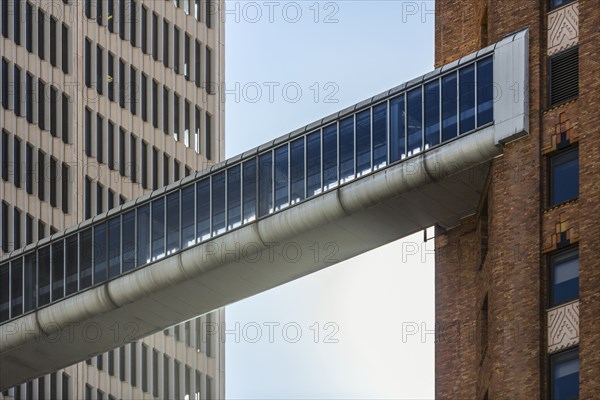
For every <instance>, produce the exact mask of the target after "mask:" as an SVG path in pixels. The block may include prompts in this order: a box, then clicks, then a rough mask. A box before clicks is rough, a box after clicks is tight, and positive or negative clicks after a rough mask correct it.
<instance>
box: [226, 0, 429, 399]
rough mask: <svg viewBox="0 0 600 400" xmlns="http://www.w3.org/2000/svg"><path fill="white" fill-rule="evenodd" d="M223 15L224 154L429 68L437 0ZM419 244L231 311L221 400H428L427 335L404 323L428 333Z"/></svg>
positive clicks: (275, 7)
mask: <svg viewBox="0 0 600 400" xmlns="http://www.w3.org/2000/svg"><path fill="white" fill-rule="evenodd" d="M226 9H227V10H226V13H225V12H224V11H223V10H222V11H223V14H224V17H225V20H226V62H225V64H226V76H225V87H226V90H227V94H226V102H225V110H226V155H227V157H231V156H233V155H236V154H238V153H240V152H242V151H244V150H247V149H249V148H252V147H254V146H257V145H259V144H262V143H264V142H266V141H268V140H270V139H273V138H275V137H277V136H280V135H282V134H285V133H287V132H289V131H292V130H294V129H296V128H298V127H301V126H303V125H305V124H307V123H310V122H312V121H314V120H316V119H318V118H321V117H323V116H326V115H328V114H330V113H332V112H335V111H338V110H340V109H342V108H344V107H346V106H349V105H352V104H354V103H357V102H359V101H361V100H363V99H365V98H367V97H370V96H372V95H374V94H378V93H380V92H382V91H384V90H386V89H389V88H391V87H393V86H395V85H398V84H400V83H402V82H404V81H407V80H410V79H412V78H414V77H416V76H419V75H422V74H424V73H426V72H428V71H430V70H431V69H433V51H434V16H433V9H434V3H433V1H427V2H423V1H417V2H408V1H335V2H327V1H318V2H317V1H312V0H309V1H297V2H291V1H283V2H280V1H272V2H269V1H265V2H262V1H258V2H252V1H227V3H226ZM423 246H425V245H424V244H422V235H418V234H417V235H413V236H412V237H410V238H406V239H404V241H402V242H396V243H393V244H390V245H387V246H384V247H383V248H380V249H377V250H375V251H373V252H370V253H367V254H364V255H362V256H360V257H357V258H355V259H352V260H349V261H347V262H344V263H340V264H337V265H335V266H332V267H330V268H328V269H326V270H323V271H321V272H318V273H316V274H313V275H311V276H308V277H305V278H303V279H300V280H298V281H295V282H292V283H289V284H287V285H284V286H281V287H279V288H276V289H274V290H271V291H268V292H265V293H262V294H260V295H257V296H254V297H252V298H250V299H247V300H244V301H241V302H238V303H236V304H233V305H231V306H229V307H227V311H226V315H227V327H228V329H230V330H231V331H232V332H233V331H235V330H236V324H238V325H237V327H239V328H238V329H239V335H238V337H237V338H236V335H235V334H233V333H232V334H230V335H227V344H226V354H227V356H226V381H227V383H226V386H227V388H226V393H227V397H228V398H230V399H259V398H260V399H263V398H273V399H282V398H294V399H297V398H331V399H333V398H394V399H413V398H421V399H427V398H433V382H434V380H433V361H434V360H433V345H434V343H433V336H432V335H427V336H426V337H425V340H421V337H420V335H414V336H410V337H408V338H407V340H404V341H403V340H402V337H401V336H402V333H401V331H402V326H403V324H404V326H405V327H406V326H408V325H410V326H411V327H412V326H419V327H421V326H422V327H426V328H427V329H433V320H434V298H433V289H434V285H433V261H434V260H433V254H432V253H430V251H429V250H430V249H431V248H432V247H433V243H432V242H429V243H427V245H426V246H427V249H429V250H427V251H425V250H423V249H424V247H423ZM414 249H418V250H419V251H418V252H417V254H416V255H412V256H411V255H409V254H408V253H412V252H414ZM286 324H287V325H286ZM299 329H300V330H301V333H300V331H299ZM270 333H271V335H270ZM317 333H318V336H317ZM259 335H260V336H259ZM327 335H329V336H327ZM315 342H316V343H315Z"/></svg>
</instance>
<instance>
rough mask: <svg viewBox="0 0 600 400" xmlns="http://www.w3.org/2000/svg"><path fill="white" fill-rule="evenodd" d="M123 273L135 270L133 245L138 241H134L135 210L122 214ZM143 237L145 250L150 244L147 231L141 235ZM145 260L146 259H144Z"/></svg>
mask: <svg viewBox="0 0 600 400" xmlns="http://www.w3.org/2000/svg"><path fill="white" fill-rule="evenodd" d="M122 224H123V236H122V238H123V240H122V242H123V250H122V251H123V259H122V261H121V262H122V264H123V272H127V271H131V270H132V269H134V268H135V254H136V249H135V245H136V243H137V242H138V241H136V239H135V230H136V229H135V225H136V221H135V210H132V211H129V212H127V213H125V214H123V220H122ZM142 236H143V237H144V240H145V243H146V248H147V247H148V243H149V242H150V240H149V237H148V233H147V231H146V232H145V233H144V234H142ZM144 260H146V259H144Z"/></svg>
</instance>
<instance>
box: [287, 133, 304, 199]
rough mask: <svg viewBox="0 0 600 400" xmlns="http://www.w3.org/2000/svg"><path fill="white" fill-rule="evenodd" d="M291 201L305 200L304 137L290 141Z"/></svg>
mask: <svg viewBox="0 0 600 400" xmlns="http://www.w3.org/2000/svg"><path fill="white" fill-rule="evenodd" d="M290 193H291V198H290V203H291V204H294V203H297V202H299V201H301V200H304V138H303V137H302V138H300V139H296V140H294V141H293V142H291V143H290Z"/></svg>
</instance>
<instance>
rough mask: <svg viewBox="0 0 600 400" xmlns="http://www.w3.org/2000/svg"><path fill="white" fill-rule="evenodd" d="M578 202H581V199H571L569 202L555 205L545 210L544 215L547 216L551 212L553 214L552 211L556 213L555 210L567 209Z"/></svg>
mask: <svg viewBox="0 0 600 400" xmlns="http://www.w3.org/2000/svg"><path fill="white" fill-rule="evenodd" d="M577 200H579V197H575V198H573V199H569V200H566V201H563V202H562V203H558V204H555V205H553V206H547V207H546V208H545V209H544V211H543V213H544V214H547V213H549V212H552V211H554V210H556V209H558V208H562V207H565V206H567V205H568V204H571V203H577Z"/></svg>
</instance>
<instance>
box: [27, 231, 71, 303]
mask: <svg viewBox="0 0 600 400" xmlns="http://www.w3.org/2000/svg"><path fill="white" fill-rule="evenodd" d="M65 244H66V275H67V279H66V281H67V282H66V285H67V287H66V295H67V296H68V295H70V294H71V293H75V292H76V291H77V265H78V264H79V247H78V241H77V234H75V235H71V236H69V237H68V238H67V239H66V240H65ZM25 275H26V276H27V274H25Z"/></svg>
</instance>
